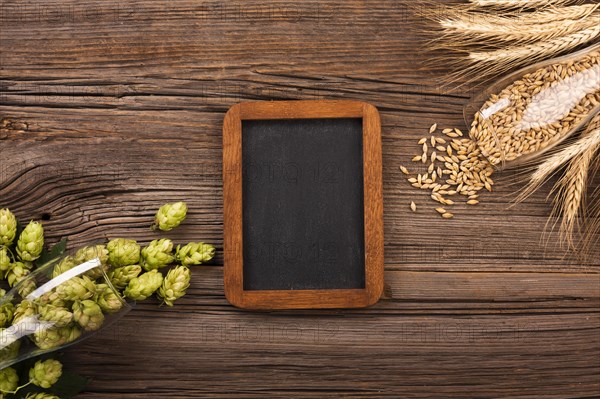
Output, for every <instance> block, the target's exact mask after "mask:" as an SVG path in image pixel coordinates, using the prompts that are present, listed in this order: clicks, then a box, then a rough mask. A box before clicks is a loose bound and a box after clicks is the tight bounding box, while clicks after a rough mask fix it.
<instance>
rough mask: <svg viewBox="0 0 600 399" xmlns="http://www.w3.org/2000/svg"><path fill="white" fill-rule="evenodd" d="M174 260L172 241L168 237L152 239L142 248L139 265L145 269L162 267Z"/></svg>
mask: <svg viewBox="0 0 600 399" xmlns="http://www.w3.org/2000/svg"><path fill="white" fill-rule="evenodd" d="M174 260H175V256H174V255H173V242H172V241H171V240H169V239H168V238H162V239H160V240H154V241H152V242H151V243H150V244H149V245H148V246H147V247H145V248H144V249H142V262H141V265H142V267H143V268H144V270H146V271H150V270H154V269H160V268H163V267H165V266H167V265H169V264H171V263H173V261H174Z"/></svg>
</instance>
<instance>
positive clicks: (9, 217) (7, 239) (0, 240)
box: [0, 208, 17, 247]
mask: <svg viewBox="0 0 600 399" xmlns="http://www.w3.org/2000/svg"><path fill="white" fill-rule="evenodd" d="M16 235H17V218H16V217H15V215H13V213H12V212H11V211H9V210H8V209H6V208H4V209H0V245H6V246H7V247H8V246H10V245H12V243H13V241H14V240H15V236H16Z"/></svg>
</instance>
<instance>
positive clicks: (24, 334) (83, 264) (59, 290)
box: [0, 247, 132, 369]
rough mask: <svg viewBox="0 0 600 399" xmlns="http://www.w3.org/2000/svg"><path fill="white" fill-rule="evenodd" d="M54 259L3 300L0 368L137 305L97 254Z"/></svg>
mask: <svg viewBox="0 0 600 399" xmlns="http://www.w3.org/2000/svg"><path fill="white" fill-rule="evenodd" d="M94 248H98V247H89V250H88V253H87V255H88V256H87V259H89V260H86V259H80V260H77V258H76V257H74V256H71V255H63V256H60V257H57V258H55V259H52V260H51V261H49V262H47V263H46V264H44V265H42V266H41V267H39V268H37V269H36V270H35V271H33V272H32V273H31V274H29V275H27V276H26V277H25V278H24V279H23V280H21V281H20V282H19V283H18V284H16V285H15V286H14V287H13V288H12V289H11V290H10V291H9V292H8V293H7V294H6V295H5V296H4V297H2V298H0V320H1V321H2V323H3V324H4V325H3V326H2V327H1V328H0V369H3V368H5V367H8V366H11V365H12V364H14V363H17V362H20V361H22V360H25V359H28V358H30V357H34V356H39V355H42V354H44V353H48V352H52V351H55V350H58V349H62V348H65V347H67V346H70V345H73V344H75V343H77V342H80V341H82V340H84V339H86V338H88V337H89V336H91V335H93V334H94V333H96V332H98V331H99V330H101V329H103V328H106V327H108V326H109V325H110V324H112V323H114V322H115V321H116V320H118V319H119V318H121V317H123V316H124V315H125V314H126V313H127V312H129V311H130V310H131V308H132V306H131V304H129V303H127V302H126V301H125V300H124V299H123V298H122V297H121V295H120V294H119V292H118V291H117V290H116V289H115V287H113V285H112V284H111V282H110V279H109V278H108V277H107V274H106V271H107V270H106V268H107V266H106V264H103V262H102V261H101V260H100V257H93V256H94V255H93V254H92V256H89V255H90V251H93V250H94Z"/></svg>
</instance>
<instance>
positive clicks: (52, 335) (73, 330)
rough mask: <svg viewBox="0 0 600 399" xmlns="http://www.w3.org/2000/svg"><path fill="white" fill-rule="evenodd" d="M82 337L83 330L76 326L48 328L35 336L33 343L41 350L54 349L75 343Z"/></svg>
mask: <svg viewBox="0 0 600 399" xmlns="http://www.w3.org/2000/svg"><path fill="white" fill-rule="evenodd" d="M80 336H81V330H80V329H79V328H78V327H76V326H68V327H59V328H48V329H45V330H40V331H37V332H35V333H34V334H33V341H34V342H35V344H36V345H37V347H38V348H40V349H44V350H47V349H54V348H57V347H59V346H61V345H65V344H68V343H69V342H73V341H75V340H76V339H77V338H79V337H80Z"/></svg>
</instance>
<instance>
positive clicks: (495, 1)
mask: <svg viewBox="0 0 600 399" xmlns="http://www.w3.org/2000/svg"><path fill="white" fill-rule="evenodd" d="M469 2H470V3H471V4H472V5H474V6H476V7H491V8H542V7H552V6H558V5H564V4H569V3H573V0H469Z"/></svg>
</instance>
